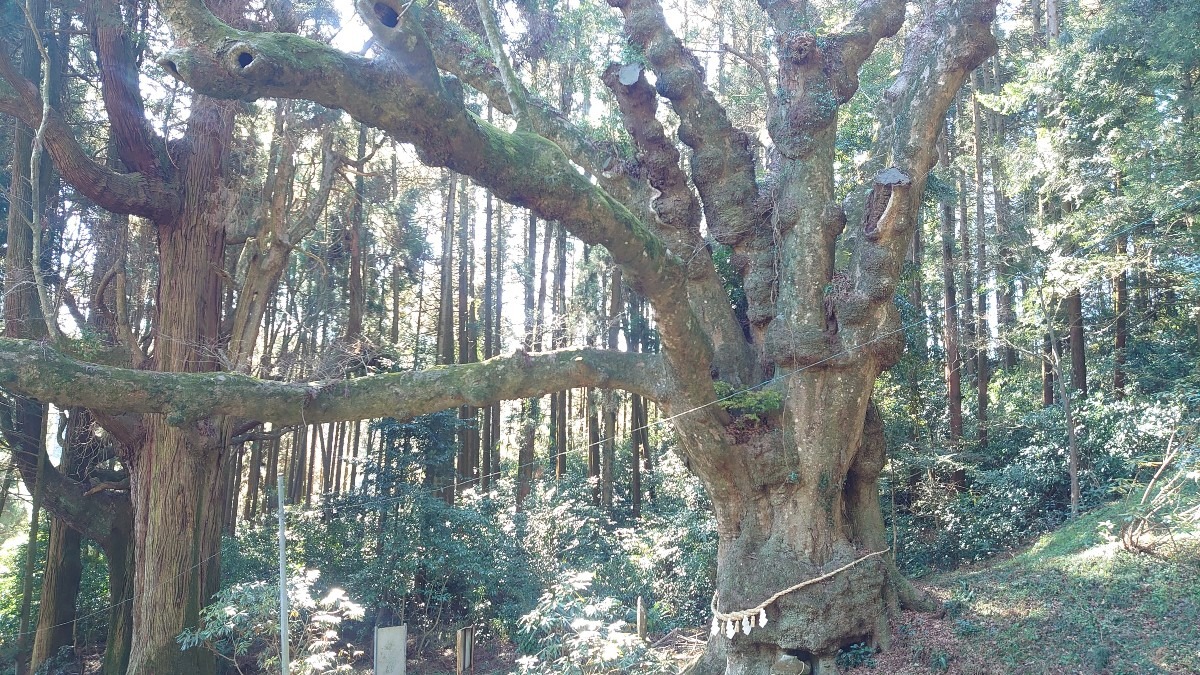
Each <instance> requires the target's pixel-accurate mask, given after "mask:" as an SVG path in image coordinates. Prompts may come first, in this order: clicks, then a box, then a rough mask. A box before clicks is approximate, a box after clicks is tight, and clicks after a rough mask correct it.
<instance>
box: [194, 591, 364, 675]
mask: <svg viewBox="0 0 1200 675" xmlns="http://www.w3.org/2000/svg"><path fill="white" fill-rule="evenodd" d="M319 577H320V573H319V572H317V571H316V570H302V571H300V572H299V573H297V574H293V575H292V576H290V577H289V578H288V610H289V611H288V621H289V624H288V637H289V646H288V649H289V652H290V657H291V662H290V663H289V669H288V670H289V673H290V675H316V674H317V673H346V672H352V670H353V669H352V667H351V664H352V663H353V662H354V660H355V659H357V658H358V656H359V655H360V654H361V652H359V651H357V650H355V649H354V646H353V645H351V644H349V643H347V642H345V641H343V640H342V639H341V636H340V635H339V630H340V629H341V628H342V626H343V623H344V622H347V621H359V620H361V619H362V618H363V607H362V605H359V604H358V603H355V602H353V601H351V600H350V598H349V597H348V596H347V595H346V593H345V591H343V590H341V589H340V588H331V589H329V590H328V591H326V592H325V593H324V595H323V596H322V597H320V598H317V597H314V594H313V593H314V585H315V584H316V583H317V580H318V579H319ZM279 618H280V617H279V584H278V583H271V582H267V581H256V582H252V583H244V584H234V585H232V586H230V587H228V588H224V589H222V590H221V592H220V593H218V594H217V596H216V598H214V599H213V601H212V603H210V604H209V605H207V606H206V607H205V608H204V609H203V610H201V612H200V625H199V626H198V627H196V628H189V629H186V630H184V631H183V632H182V633H181V634H180V635H179V637H178V641H179V645H180V647H182V648H183V649H207V650H209V651H211V652H212V653H214V654H216V655H217V656H219V657H221V658H223V659H224V660H226V661H227V662H228V663H230V664H231V665H232V666H233V667H234V668H235V669H236V670H237V671H238V672H239V673H241V672H243V670H242V669H243V667H247V668H253V669H257V670H258V671H261V672H271V671H278V670H279V668H280V665H281V664H280V659H281V655H280V651H279V646H280V645H279V630H280V626H279Z"/></svg>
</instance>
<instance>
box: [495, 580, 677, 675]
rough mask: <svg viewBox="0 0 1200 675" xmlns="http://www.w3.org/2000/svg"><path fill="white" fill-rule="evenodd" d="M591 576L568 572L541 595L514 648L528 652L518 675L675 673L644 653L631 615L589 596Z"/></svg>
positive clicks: (645, 649) (662, 661)
mask: <svg viewBox="0 0 1200 675" xmlns="http://www.w3.org/2000/svg"><path fill="white" fill-rule="evenodd" d="M593 578H594V577H593V574H592V573H590V572H569V573H566V574H564V575H563V577H562V578H561V579H560V580H559V581H558V582H557V583H555V584H554V585H552V586H551V587H550V589H549V590H547V591H546V592H545V593H543V594H542V597H541V599H540V600H539V601H538V604H537V606H536V607H535V608H534V609H533V611H532V612H530V613H529V614H526V615H525V616H524V617H522V618H521V633H520V635H519V636H518V641H519V646H520V647H521V648H522V650H523V651H527V652H532V653H531V654H530V655H527V656H524V657H521V658H520V659H519V660H518V665H519V667H520V669H519V671H518V672H519V673H521V674H522V675H551V674H554V675H560V674H561V675H593V674H595V675H601V674H604V675H607V674H612V675H616V674H618V673H631V672H636V673H644V674H645V675H654V674H656V673H673V672H675V669H674V667H673V666H672V664H671V663H670V662H669V661H668V660H667V659H665V658H663V657H662V656H661V655H659V654H657V653H656V652H654V651H652V650H650V649H648V647H647V645H646V643H645V641H643V640H642V639H640V638H639V637H638V636H637V633H636V631H630V630H628V629H629V627H630V624H629V622H628V621H627V618H628V617H629V614H630V610H629V608H628V607H626V606H624V605H622V604H621V603H620V602H619V601H618V600H617V599H616V598H611V597H595V596H592V595H590V594H589V592H590V590H591V587H592V580H593Z"/></svg>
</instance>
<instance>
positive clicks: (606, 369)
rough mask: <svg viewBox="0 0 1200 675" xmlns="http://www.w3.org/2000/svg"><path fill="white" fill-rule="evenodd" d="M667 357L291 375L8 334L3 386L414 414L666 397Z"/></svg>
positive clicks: (189, 408) (195, 404)
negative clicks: (605, 397)
mask: <svg viewBox="0 0 1200 675" xmlns="http://www.w3.org/2000/svg"><path fill="white" fill-rule="evenodd" d="M667 379H668V378H667V376H666V372H665V369H664V367H663V364H662V360H661V357H659V356H657V355H653V354H635V353H627V352H615V351H607V350H600V349H587V348H578V349H564V350H559V351H553V352H545V353H539V354H527V353H524V352H517V353H515V354H512V355H510V356H499V357H496V358H492V359H488V360H487V361H482V362H478V363H470V364H463V365H452V366H441V367H435V368H430V369H427V370H423V371H419V372H411V373H388V374H383V375H372V376H369V377H360V378H355V379H350V380H333V381H323V382H306V383H286V382H276V381H272V380H260V379H257V378H253V377H249V376H246V375H238V374H234V373H162V372H155V371H142V370H130V369H125V368H113V367H110V366H101V365H96V364H92V363H85V362H82V361H76V360H75V359H72V358H69V357H66V356H63V355H62V354H60V353H59V352H57V351H55V350H53V349H51V348H50V347H49V346H48V345H46V344H44V343H40V342H32V341H28V340H13V339H0V387H3V388H4V389H6V390H8V391H11V392H14V393H17V394H21V395H24V396H28V397H31V398H34V399H37V400H39V401H43V402H48V403H54V404H55V405H58V406H79V407H84V408H89V409H92V410H100V411H107V412H114V413H116V412H122V413H153V414H162V415H166V417H167V421H168V423H170V424H175V425H185V424H192V423H197V422H200V421H202V420H204V419H206V418H209V417H212V416H215V415H228V416H233V417H238V418H243V419H249V420H259V421H262V422H271V423H273V424H301V423H304V424H307V423H314V422H339V421H349V420H360V419H372V418H380V417H395V418H398V419H410V418H412V417H416V416H419V415H424V414H427V413H432V412H437V411H439V410H445V409H447V408H454V407H458V406H463V405H469V406H474V407H483V406H486V405H490V404H492V403H495V402H497V401H502V400H510V399H521V398H530V397H535V396H541V395H543V394H547V393H550V392H553V391H558V390H561V389H567V388H576V387H598V388H609V389H623V390H626V391H630V392H633V393H636V394H640V395H641V396H645V397H646V398H649V399H651V400H660V399H661V398H662V396H663V391H661V390H660V388H661V387H663V386H664V383H665V382H666V381H667Z"/></svg>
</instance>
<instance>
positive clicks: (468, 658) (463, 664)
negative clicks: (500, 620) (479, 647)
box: [457, 625, 475, 675]
mask: <svg viewBox="0 0 1200 675" xmlns="http://www.w3.org/2000/svg"><path fill="white" fill-rule="evenodd" d="M457 651H458V671H457V673H458V675H464V673H474V672H475V654H474V652H475V626H473V625H472V626H467V627H465V628H459V629H458V649H457Z"/></svg>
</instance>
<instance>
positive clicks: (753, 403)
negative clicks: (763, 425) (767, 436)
mask: <svg viewBox="0 0 1200 675" xmlns="http://www.w3.org/2000/svg"><path fill="white" fill-rule="evenodd" d="M713 387H714V388H715V389H716V391H717V400H718V404H719V405H720V406H721V407H722V408H724V409H726V410H728V411H729V413H730V414H731V415H734V416H735V417H741V418H743V419H745V420H748V421H751V422H762V421H765V420H766V418H767V416H768V415H770V414H771V413H774V412H778V411H779V410H782V409H783V394H781V393H780V392H778V391H776V390H774V389H740V390H737V391H735V390H734V388H733V387H732V386H731V385H730V384H728V383H726V382H720V381H718V382H714V383H713Z"/></svg>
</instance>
